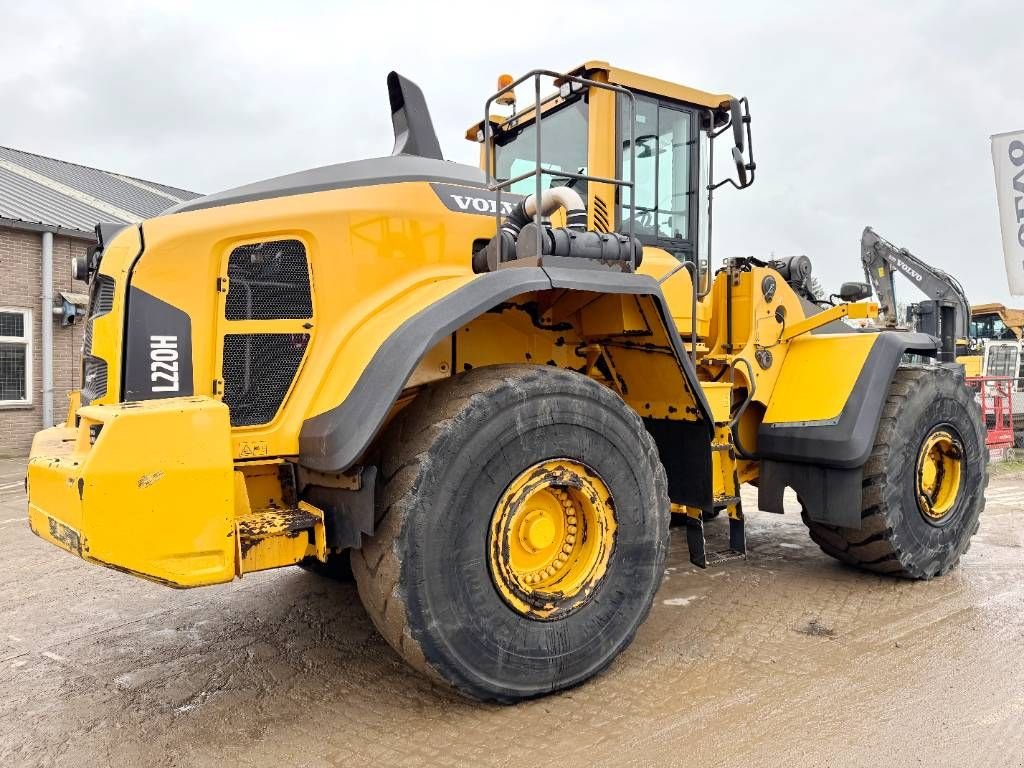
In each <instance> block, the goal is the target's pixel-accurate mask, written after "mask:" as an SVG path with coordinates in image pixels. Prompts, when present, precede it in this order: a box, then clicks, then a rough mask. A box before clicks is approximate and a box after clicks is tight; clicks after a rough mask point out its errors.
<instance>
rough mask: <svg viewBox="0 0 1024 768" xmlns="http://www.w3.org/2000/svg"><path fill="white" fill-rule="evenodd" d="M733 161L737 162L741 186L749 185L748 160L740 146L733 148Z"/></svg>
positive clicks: (737, 174)
mask: <svg viewBox="0 0 1024 768" xmlns="http://www.w3.org/2000/svg"><path fill="white" fill-rule="evenodd" d="M732 161H733V162H734V163H736V176H737V177H739V180H740V188H743V187H745V186H747V184H748V183H749V181H748V180H747V160H746V158H744V157H743V150H742V149H740V148H739V147H733V148H732Z"/></svg>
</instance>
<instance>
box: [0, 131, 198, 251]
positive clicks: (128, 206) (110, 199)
mask: <svg viewBox="0 0 1024 768" xmlns="http://www.w3.org/2000/svg"><path fill="white" fill-rule="evenodd" d="M199 196H200V195H199V194H198V193H196V192H190V191H188V190H186V189H178V188H177V187H171V186H168V185H166V184H157V183H156V182H152V181H145V180H143V179H137V178H135V177H133V176H126V175H124V174H119V173H113V172H111V171H101V170H98V169H96V168H89V167H88V166H84V165H77V164H76V163H69V162H66V161H64V160H56V159H54V158H52V157H44V156H43V155H35V154H32V153H30V152H22V151H20V150H17V149H11V148H9V147H2V146H0V221H3V220H6V222H7V223H13V224H15V225H17V224H25V225H31V226H32V227H33V228H53V229H56V230H58V231H64V232H67V233H74V232H82V233H85V234H89V235H91V234H92V232H93V228H94V227H95V226H96V224H98V223H99V222H111V223H125V224H130V223H134V222H137V221H141V220H142V219H147V218H150V217H152V216H157V215H159V214H161V213H163V212H164V211H165V210H167V209H168V208H170V207H172V206H175V205H180V204H181V203H183V202H186V201H188V200H193V199H195V198H197V197H199Z"/></svg>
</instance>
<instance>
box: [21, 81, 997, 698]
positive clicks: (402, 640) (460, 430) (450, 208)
mask: <svg viewBox="0 0 1024 768" xmlns="http://www.w3.org/2000/svg"><path fill="white" fill-rule="evenodd" d="M387 85H388V91H389V95H390V102H391V113H392V120H393V123H394V129H395V131H394V132H395V145H394V152H393V154H392V155H391V156H387V157H381V158H376V159H371V160H363V161H357V162H349V163H343V164H340V165H333V166H329V167H325V168H318V169H316V170H310V171H305V172H302V173H295V174H292V175H288V176H283V177H280V178H275V179H271V180H269V181H263V182H259V183H255V184H250V185H248V186H243V187H240V188H237V189H232V190H229V191H226V192H221V193H219V194H213V195H209V196H207V197H204V198H200V199H198V200H193V201H189V202H186V203H183V204H181V205H179V206H178V207H177V208H175V209H172V210H170V211H168V212H167V213H166V214H164V215H161V216H158V217H156V218H154V219H150V220H148V221H145V222H143V223H142V224H141V225H139V226H117V227H113V226H105V225H103V226H100V227H99V228H98V237H99V245H98V247H97V248H96V249H95V250H94V251H93V252H92V253H91V254H90V256H89V257H88V258H86V259H82V260H80V261H78V262H77V263H76V264H75V269H76V270H77V273H78V274H79V275H80V276H82V277H88V278H89V279H90V283H91V291H90V302H89V310H88V318H87V327H86V339H85V349H84V362H83V386H82V389H81V393H80V401H77V402H75V403H74V407H73V408H72V409H71V415H70V416H69V418H68V420H67V423H66V424H64V425H62V426H57V427H54V428H52V429H47V430H44V431H42V432H40V433H39V434H38V436H37V437H36V439H35V441H34V444H33V447H32V455H31V460H30V462H29V465H28V495H29V509H28V515H29V522H30V525H31V527H32V530H33V531H35V533H36V534H38V535H39V536H40V537H42V538H43V539H46V540H47V541H49V542H51V543H53V544H55V545H57V546H59V547H62V548H63V549H66V550H68V551H70V552H72V553H74V554H76V555H78V556H80V557H82V558H84V559H85V560H88V561H90V562H93V563H98V564H102V565H106V566H109V567H112V568H116V569H118V570H121V571H125V572H127V573H133V574H136V575H138V576H141V577H143V578H147V579H151V580H153V581H157V582H160V583H163V584H166V585H169V586H173V587H197V586H201V585H209V584H217V583H223V582H228V581H231V580H232V579H234V578H236V577H242V576H244V575H245V574H248V573H251V572H253V571H260V570H265V569H269V568H279V567H284V566H294V565H305V566H317V565H318V566H319V567H320V568H321V569H324V568H326V569H335V570H343V569H344V567H345V563H346V558H350V560H351V569H352V571H353V572H354V576H355V580H356V582H357V585H358V591H359V595H360V597H361V599H362V601H363V603H364V605H365V606H366V610H367V611H368V613H369V614H370V616H371V617H372V619H373V621H374V623H375V624H376V626H377V627H378V628H379V630H380V631H381V633H382V634H383V635H384V637H386V638H387V641H388V642H389V643H390V644H391V645H392V646H393V647H394V649H395V650H396V651H397V652H398V653H399V654H400V655H401V656H402V657H403V658H404V659H406V660H407V661H408V662H409V663H410V664H411V665H412V666H414V667H415V668H417V669H419V670H422V671H423V672H424V673H426V674H427V675H429V676H431V677H432V678H434V679H435V680H438V681H440V682H442V683H445V684H447V685H450V686H453V687H454V688H456V689H457V690H459V691H461V692H462V693H464V694H466V695H468V696H471V697H476V698H479V699H485V700H496V701H502V702H512V701H515V700H519V699H523V698H528V697H533V696H538V695H542V694H545V693H549V692H551V691H556V690H559V689H563V688H566V687H568V686H572V685H575V684H578V683H580V682H582V681H584V680H586V679H588V678H589V677H591V676H593V675H595V674H596V673H598V672H600V671H601V670H603V669H604V668H605V667H607V666H608V665H609V664H610V663H611V661H612V660H613V659H614V658H615V657H616V655H617V654H619V652H621V651H622V650H623V649H624V648H625V647H626V646H627V645H629V643H630V641H631V640H632V638H633V636H634V633H635V632H636V630H637V627H638V626H639V625H640V623H641V622H642V621H643V620H644V618H645V616H646V615H647V613H648V611H649V609H650V607H651V603H652V600H653V597H654V594H655V591H656V590H657V589H658V585H659V583H660V582H661V578H662V573H663V568H664V562H665V554H666V550H667V549H668V546H669V526H670V520H671V518H672V516H673V515H676V516H677V519H678V520H680V521H682V522H684V523H685V525H686V533H687V543H688V546H689V551H690V557H691V559H692V560H693V562H695V563H696V564H698V565H700V566H706V565H708V564H713V563H717V562H720V561H722V560H727V559H731V558H739V557H742V556H743V554H744V548H745V544H744V511H743V506H742V504H741V501H740V486H741V485H742V484H744V483H751V484H753V485H756V486H757V489H758V499H759V505H760V508H761V509H762V510H766V511H768V512H777V513H781V512H783V491H784V489H786V488H787V487H788V488H791V489H793V490H795V492H796V493H797V494H798V496H799V499H800V500H801V503H802V506H803V519H804V522H805V523H806V524H807V527H808V529H809V531H810V535H811V537H812V538H813V539H814V541H816V542H817V543H818V544H819V545H820V546H821V548H822V549H823V550H824V551H825V552H826V553H827V554H829V555H831V556H832V557H834V558H837V559H838V560H841V561H843V562H845V563H849V564H852V565H855V566H859V567H861V568H864V569H866V570H869V571H874V572H877V573H883V574H891V575H894V576H903V577H907V578H911V579H929V578H931V577H934V576H938V575H941V574H944V573H946V572H947V571H948V570H949V569H951V568H953V567H954V566H955V565H956V563H957V561H958V559H959V557H960V555H961V554H962V553H963V552H965V551H966V549H967V547H968V544H969V542H970V539H971V536H972V535H973V534H974V533H975V531H976V530H977V527H978V519H979V515H980V513H981V511H982V508H983V506H984V486H985V482H986V461H987V454H986V452H985V448H984V433H983V432H984V430H983V426H982V424H981V421H980V416H979V413H978V407H977V405H976V404H975V402H974V400H973V398H972V396H971V393H970V392H969V391H968V389H967V388H966V387H965V385H964V382H963V380H962V378H961V376H960V374H959V373H958V371H957V370H956V369H955V367H953V366H948V365H943V364H941V363H933V362H930V363H928V364H915V365H907V364H905V363H902V361H903V360H904V359H905V356H908V355H911V354H912V355H914V356H915V359H920V358H921V356H925V357H928V356H934V355H935V354H936V352H937V350H938V348H939V344H938V340H937V339H935V338H934V337H931V336H927V335H924V334H920V333H912V332H905V331H896V330H893V331H889V330H885V331H877V330H873V331H865V330H861V331H854V330H852V328H850V327H848V326H847V325H846V324H844V323H843V322H842V319H843V318H863V317H868V316H871V315H873V314H875V313H876V312H877V307H876V306H875V305H872V304H868V303H864V302H854V303H842V304H839V305H837V306H834V307H831V308H828V309H826V310H824V311H822V310H821V309H819V308H818V307H816V306H815V305H813V304H812V303H810V302H809V301H808V291H807V286H806V283H807V279H808V277H809V275H810V269H811V265H810V262H809V261H807V260H806V259H805V258H798V259H791V260H786V261H772V262H765V261H759V260H757V259H754V258H729V259H726V260H725V261H724V262H723V263H722V264H721V265H719V266H715V265H713V263H712V259H711V253H710V245H711V242H712V239H711V234H712V210H713V206H712V202H713V195H714V193H715V191H716V190H722V187H723V185H726V186H727V187H735V188H743V187H746V186H749V185H750V184H751V183H752V182H753V181H754V174H755V173H756V166H755V163H754V160H753V149H752V144H751V130H750V129H751V121H750V111H749V105H748V102H747V101H746V100H745V99H735V98H733V97H731V96H729V95H726V94H714V93H708V92H704V91H700V90H697V89H694V88H689V87H685V86H681V85H676V84H673V83H670V82H666V81H663V80H658V79H655V78H651V77H646V76H642V75H639V74H635V73H632V72H629V71H626V70H623V69H619V68H617V67H614V66H610V65H609V64H606V63H603V62H590V63H588V64H585V65H584V66H582V67H579V68H577V69H575V70H572V71H570V72H567V73H556V72H548V71H544V70H537V71H534V72H531V73H529V74H527V75H526V76H524V77H522V78H520V79H518V80H515V81H511V78H505V79H504V80H503V81H501V83H500V90H499V91H498V93H496V94H495V95H493V96H491V98H490V99H488V100H487V103H486V107H485V109H484V112H483V118H482V120H481V122H480V123H479V124H477V125H475V126H473V127H472V128H470V129H469V131H468V133H467V137H468V138H469V139H470V140H471V141H474V142H478V143H479V145H480V167H470V166H466V165H460V164H457V163H453V162H447V161H445V160H444V159H443V158H442V154H441V150H440V145H439V142H438V140H437V137H436V135H435V133H434V130H433V128H432V126H431V122H430V118H429V114H428V111H427V107H426V103H425V101H424V98H423V94H422V93H421V91H420V90H419V89H418V88H417V87H416V86H415V85H414V84H413V83H411V82H410V81H408V80H406V79H405V78H403V77H401V76H399V75H397V74H395V73H392V74H391V75H389V77H388V81H387ZM542 86H543V87H542ZM517 89H518V90H517ZM524 91H527V92H530V93H528V94H527V96H526V97H525V98H524V101H529V102H530V103H528V104H517V103H516V97H517V95H519V94H522V93H523V92H524ZM530 96H532V97H533V98H532V99H531V98H530ZM723 135H724V136H725V139H724V140H723V138H722V137H723ZM723 141H725V142H728V145H729V146H728V148H727V150H726V151H727V153H728V154H731V156H732V160H734V161H735V170H733V171H731V173H730V174H729V175H728V176H727V177H725V178H722V179H716V178H715V177H714V174H713V173H712V170H713V169H714V168H715V162H714V153H715V150H716V147H717V146H718V145H720V144H721V143H722V142H723ZM718 151H719V153H721V152H722V151H723V150H721V149H719V150H718ZM727 159H728V158H727ZM731 168H732V165H731V164H730V169H731ZM716 513H721V516H720V519H719V520H717V521H714V522H708V523H706V522H705V521H706V520H709V519H711V518H713V517H714V516H715V515H716ZM705 524H707V525H716V526H723V533H724V526H726V525H728V531H729V547H728V548H727V549H726V550H725V551H720V552H712V551H710V547H706V546H705V538H704V527H705Z"/></svg>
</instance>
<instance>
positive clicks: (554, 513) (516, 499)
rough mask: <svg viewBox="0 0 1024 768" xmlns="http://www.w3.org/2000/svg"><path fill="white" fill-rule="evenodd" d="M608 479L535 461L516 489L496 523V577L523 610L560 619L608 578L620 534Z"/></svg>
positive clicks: (499, 508) (565, 462)
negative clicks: (606, 576) (606, 574)
mask: <svg viewBox="0 0 1024 768" xmlns="http://www.w3.org/2000/svg"><path fill="white" fill-rule="evenodd" d="M615 528H616V521H615V507H614V505H613V503H612V500H611V493H610V492H609V490H608V488H607V486H606V485H605V484H604V481H603V480H602V479H601V478H600V476H598V475H597V473H596V472H594V471H593V470H592V469H590V468H589V467H587V466H585V465H583V464H581V463H579V462H576V461H571V460H569V459H552V460H549V461H544V462H540V463H538V464H534V465H533V466H532V467H529V468H527V469H526V470H524V471H523V472H521V473H520V474H519V475H518V476H517V477H516V478H515V479H514V480H513V481H512V483H511V484H510V485H509V486H508V488H507V489H506V490H505V492H504V493H503V494H502V496H501V498H500V499H499V500H498V503H497V505H496V507H495V510H494V514H493V517H492V519H491V541H490V547H489V550H490V551H489V555H490V571H491V579H492V580H493V582H494V586H495V588H496V589H497V590H498V592H499V593H500V594H501V596H502V597H503V598H504V600H505V602H507V603H508V604H509V606H510V607H512V608H513V609H514V610H515V611H517V612H518V613H521V614H522V615H524V616H528V617H530V618H533V619H557V618H562V617H563V616H565V615H567V614H568V613H569V612H570V611H572V610H575V609H576V608H578V607H579V606H581V605H583V604H584V603H585V602H586V601H587V599H589V597H590V596H591V595H592V594H593V592H594V589H595V588H596V587H597V585H598V584H599V583H600V582H601V580H602V579H603V578H604V574H605V572H606V570H607V567H608V561H609V559H610V557H611V552H612V548H613V545H614V537H615Z"/></svg>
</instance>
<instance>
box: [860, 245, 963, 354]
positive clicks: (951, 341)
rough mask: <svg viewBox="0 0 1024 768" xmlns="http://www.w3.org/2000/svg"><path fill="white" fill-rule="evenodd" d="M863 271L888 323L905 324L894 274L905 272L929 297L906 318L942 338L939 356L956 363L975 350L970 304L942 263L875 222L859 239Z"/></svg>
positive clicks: (891, 325)
mask: <svg viewBox="0 0 1024 768" xmlns="http://www.w3.org/2000/svg"><path fill="white" fill-rule="evenodd" d="M860 254H861V262H862V264H863V266H864V276H865V277H866V278H867V279H868V282H869V284H870V285H871V287H872V288H873V290H874V293H875V295H876V296H877V297H878V316H879V317H880V318H881V320H882V323H883V325H885V326H886V327H888V328H896V327H897V326H899V325H900V323H901V319H900V318H899V317H898V314H899V312H898V310H897V305H896V289H895V286H894V284H893V275H894V274H902V275H904V276H905V277H906V278H907V279H908V280H910V282H911V283H912V284H913V285H915V286H917V288H918V289H919V290H920V291H921V292H922V293H924V294H925V295H926V296H928V297H929V299H928V300H927V301H923V302H919V303H916V304H910V305H909V306H908V307H907V311H906V317H905V318H903V321H905V322H906V323H907V325H908V326H909V327H911V328H913V329H915V330H917V331H920V332H922V333H929V334H931V335H932V336H935V337H937V338H938V339H939V340H940V341H941V342H942V347H941V351H940V353H939V359H940V360H943V361H945V362H952V361H953V360H954V359H956V357H957V356H958V355H961V356H963V355H968V354H969V353H972V352H977V354H980V353H981V350H980V349H979V350H973V349H972V348H971V344H970V340H969V339H970V336H971V303H970V302H969V301H968V300H967V294H966V293H965V292H964V288H963V286H962V285H961V284H960V281H959V280H957V279H956V278H955V277H953V275H951V274H949V273H948V272H945V271H943V270H941V269H939V268H938V267H933V266H931V265H930V264H927V263H926V262H924V261H923V260H922V259H920V258H918V257H917V256H915V255H914V254H912V253H911V252H910V251H908V250H907V249H906V248H900V247H898V246H895V245H893V244H892V243H890V242H889V241H888V240H886V239H885V238H883V237H880V236H879V235H878V234H877V233H876V232H875V231H874V230H873V229H871V227H865V228H864V233H863V234H862V235H861V241H860Z"/></svg>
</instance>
